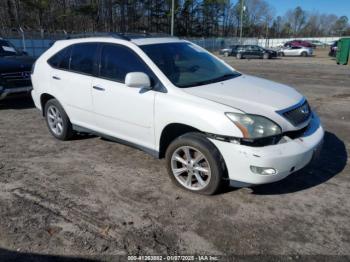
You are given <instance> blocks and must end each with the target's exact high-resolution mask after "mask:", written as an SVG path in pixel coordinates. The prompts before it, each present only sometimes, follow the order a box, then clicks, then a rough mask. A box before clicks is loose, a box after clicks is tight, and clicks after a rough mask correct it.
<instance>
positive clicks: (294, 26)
mask: <svg viewBox="0 0 350 262" xmlns="http://www.w3.org/2000/svg"><path fill="white" fill-rule="evenodd" d="M242 1H243V0H175V28H174V31H175V34H176V35H178V36H186V37H236V36H239V34H240V25H241V23H242V24H243V36H244V37H262V38H279V37H313V36H318V37H319V36H342V35H350V26H349V21H348V18H347V17H346V16H337V15H335V14H323V13H318V12H308V11H306V10H303V9H302V8H301V7H299V6H298V7H296V8H295V9H291V10H289V11H287V12H286V13H285V15H283V16H276V15H275V13H276V12H275V10H274V7H273V6H271V5H270V4H269V3H267V2H266V1H265V0H244V1H243V2H242ZM242 11H243V12H242ZM241 14H242V16H241ZM241 18H242V19H241ZM170 24H171V0H2V1H0V31H1V32H2V33H3V34H5V32H8V31H11V30H12V31H14V30H17V29H18V28H22V29H23V30H25V31H40V30H41V31H45V32H63V31H65V32H68V33H80V32H97V31H100V32H141V31H147V32H154V33H169V32H170Z"/></svg>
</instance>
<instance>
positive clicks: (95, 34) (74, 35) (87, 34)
mask: <svg viewBox="0 0 350 262" xmlns="http://www.w3.org/2000/svg"><path fill="white" fill-rule="evenodd" d="M84 37H114V38H118V39H123V40H127V41H130V38H128V37H126V36H124V35H123V34H121V33H114V32H109V33H97V32H95V33H93V32H88V33H80V34H72V35H71V34H69V35H68V36H67V37H66V39H74V38H84Z"/></svg>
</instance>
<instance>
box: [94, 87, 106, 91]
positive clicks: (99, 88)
mask: <svg viewBox="0 0 350 262" xmlns="http://www.w3.org/2000/svg"><path fill="white" fill-rule="evenodd" d="M93 89H96V90H98V91H105V89H104V88H102V87H99V86H93Z"/></svg>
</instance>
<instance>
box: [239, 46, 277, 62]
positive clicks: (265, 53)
mask: <svg viewBox="0 0 350 262" xmlns="http://www.w3.org/2000/svg"><path fill="white" fill-rule="evenodd" d="M275 57H277V52H276V51H274V50H270V49H265V48H262V47H261V46H258V45H242V46H239V47H238V48H237V49H236V58H237V59H242V58H264V59H271V58H275Z"/></svg>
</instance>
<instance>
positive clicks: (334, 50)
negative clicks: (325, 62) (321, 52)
mask: <svg viewBox="0 0 350 262" xmlns="http://www.w3.org/2000/svg"><path fill="white" fill-rule="evenodd" d="M337 49H338V41H334V42H333V43H332V44H331V46H330V47H329V53H328V55H329V56H332V57H335V56H336V54H337Z"/></svg>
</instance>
